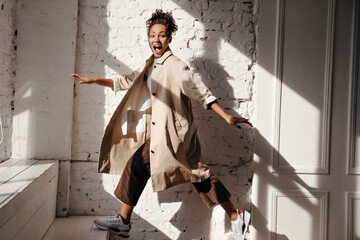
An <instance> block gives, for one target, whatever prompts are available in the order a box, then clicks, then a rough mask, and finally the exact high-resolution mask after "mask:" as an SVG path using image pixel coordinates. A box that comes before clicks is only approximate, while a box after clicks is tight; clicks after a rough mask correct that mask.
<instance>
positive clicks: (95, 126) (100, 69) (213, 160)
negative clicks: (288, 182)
mask: <svg viewBox="0 0 360 240" xmlns="http://www.w3.org/2000/svg"><path fill="white" fill-rule="evenodd" d="M156 8H162V9H163V10H166V11H173V15H174V17H175V19H176V21H177V24H178V25H179V31H178V32H177V33H176V35H175V36H174V37H173V42H172V43H171V44H170V47H171V49H172V51H173V53H174V54H175V55H177V56H178V57H180V58H181V59H182V60H184V61H186V62H187V63H188V64H189V65H190V66H191V68H192V69H193V70H194V71H195V72H197V73H199V75H200V76H201V77H202V79H203V81H204V82H205V84H206V85H207V86H208V87H209V88H210V89H211V90H212V91H213V93H214V94H215V95H216V96H217V97H218V98H219V100H220V101H219V103H220V105H221V106H222V107H224V108H225V109H226V110H227V111H228V112H229V113H232V114H241V115H242V116H244V117H247V118H250V119H251V121H252V122H253V120H254V119H255V102H254V93H255V91H254V81H255V79H256V78H255V70H256V69H255V68H256V33H257V29H256V26H257V21H256V14H257V0H252V1H251V0H249V1H237V0H234V1H230V0H224V1H205V0H203V1H188V0H186V1H185V0H176V1H175V0H174V1H167V0H155V1H146V0H142V1H130V0H127V1H126V0H122V1H119V0H101V1H93V0H80V1H79V12H80V15H79V20H78V36H77V53H76V72H78V73H80V74H84V75H86V76H90V77H95V76H97V77H107V78H115V77H116V76H118V75H119V74H126V73H130V72H131V71H132V70H134V69H135V68H137V67H138V66H139V65H140V64H142V63H143V61H144V60H145V58H147V57H148V56H150V54H151V52H150V50H149V48H148V44H147V36H146V28H145V21H146V19H148V17H149V16H150V15H151V13H152V12H153V11H154V10H155V9H156ZM74 96H75V97H74V116H73V119H74V121H73V145H72V146H73V147H72V166H71V192H70V206H69V213H70V214H97V215H102V214H109V213H110V212H111V211H112V210H116V209H117V210H119V208H120V202H119V201H118V200H117V199H116V198H115V197H114V196H113V195H112V192H113V190H114V189H115V186H116V184H117V181H118V179H119V177H118V176H111V175H106V174H103V175H102V174H97V173H96V165H97V163H96V162H97V159H98V154H99V145H100V141H101V137H102V134H103V131H104V128H105V126H106V123H107V122H108V120H109V118H110V117H111V114H112V112H113V110H114V108H115V107H116V105H117V103H118V102H119V101H120V100H121V97H122V96H123V94H117V95H115V94H114V93H112V92H111V90H110V89H103V88H102V87H99V86H92V85H81V86H80V85H79V84H77V83H76V85H75V94H74ZM194 110H195V111H194V114H195V117H196V121H197V124H198V126H199V136H200V138H201V144H202V146H203V155H204V157H205V159H204V160H205V162H206V163H207V164H208V165H209V166H210V167H211V169H212V171H213V172H214V173H215V174H216V175H218V176H219V178H220V179H221V180H222V181H223V183H224V184H225V185H226V187H227V188H228V189H229V190H230V191H231V193H232V194H233V196H232V201H233V202H234V204H235V205H236V206H237V207H238V208H245V209H250V187H251V183H250V182H249V181H250V180H249V179H251V177H252V172H251V168H250V166H249V164H250V162H251V160H252V155H253V132H252V131H251V130H249V129H248V128H244V129H242V130H236V129H234V128H233V127H230V126H228V125H227V124H226V123H225V121H223V120H222V119H220V118H219V117H218V116H216V114H214V113H213V112H211V111H205V110H203V108H202V107H201V106H199V105H197V104H195V105H194ZM133 220H134V224H133V230H132V232H133V233H132V237H133V238H134V239H141V238H144V237H146V239H148V238H153V239H167V238H172V239H176V238H179V239H201V238H202V239H205V238H206V239H207V238H210V239H223V238H221V237H223V236H224V235H223V234H224V232H228V231H230V225H229V222H228V220H227V218H226V217H225V214H224V212H223V210H222V209H221V207H220V208H219V207H216V208H215V209H214V210H212V211H208V210H207V209H206V207H205V205H204V204H203V203H202V202H201V200H200V198H199V197H198V194H197V193H196V190H195V189H194V188H193V187H192V186H191V184H184V185H180V186H177V187H174V188H171V189H169V190H167V191H165V192H161V193H153V192H152V191H151V187H150V186H149V185H148V186H147V187H146V189H145V191H144V193H143V195H142V197H141V199H140V201H139V204H138V206H136V208H135V211H134V218H133Z"/></svg>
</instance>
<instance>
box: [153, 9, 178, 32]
mask: <svg viewBox="0 0 360 240" xmlns="http://www.w3.org/2000/svg"><path fill="white" fill-rule="evenodd" d="M155 24H162V25H164V26H165V27H166V34H167V35H168V36H169V37H171V35H172V34H173V33H175V32H176V31H177V29H178V26H177V25H176V24H175V20H174V18H173V16H172V12H163V11H162V10H161V9H156V10H155V12H154V13H153V14H152V15H151V17H150V18H149V19H148V20H147V21H146V29H147V34H148V35H149V33H150V29H151V27H152V26H153V25H155Z"/></svg>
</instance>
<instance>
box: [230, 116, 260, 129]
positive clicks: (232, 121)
mask: <svg viewBox="0 0 360 240" xmlns="http://www.w3.org/2000/svg"><path fill="white" fill-rule="evenodd" d="M225 120H226V122H227V123H228V124H230V125H232V126H234V127H237V128H241V127H240V125H239V124H240V123H246V124H247V125H249V126H250V127H253V125H252V124H251V123H250V122H249V120H248V119H246V118H242V117H235V116H232V115H228V116H227V117H226V119H225Z"/></svg>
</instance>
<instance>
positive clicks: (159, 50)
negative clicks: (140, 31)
mask: <svg viewBox="0 0 360 240" xmlns="http://www.w3.org/2000/svg"><path fill="white" fill-rule="evenodd" d="M161 50H162V46H160V45H156V46H154V51H155V53H156V54H159V53H161Z"/></svg>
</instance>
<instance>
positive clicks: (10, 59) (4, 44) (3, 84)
mask: <svg viewBox="0 0 360 240" xmlns="http://www.w3.org/2000/svg"><path fill="white" fill-rule="evenodd" d="M15 5H16V4H15V0H10V1H5V0H3V1H0V117H1V122H2V126H0V128H2V129H0V141H1V135H2V136H3V141H2V142H1V144H0V162H2V161H5V160H7V159H9V158H10V156H11V137H10V136H11V122H12V119H11V118H12V106H13V98H14V97H13V92H14V79H15V56H16V55H15V52H16V46H15V43H14V41H15V34H16V31H15V21H14V19H15V16H14V12H15V7H16V6H15Z"/></svg>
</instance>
